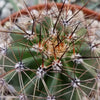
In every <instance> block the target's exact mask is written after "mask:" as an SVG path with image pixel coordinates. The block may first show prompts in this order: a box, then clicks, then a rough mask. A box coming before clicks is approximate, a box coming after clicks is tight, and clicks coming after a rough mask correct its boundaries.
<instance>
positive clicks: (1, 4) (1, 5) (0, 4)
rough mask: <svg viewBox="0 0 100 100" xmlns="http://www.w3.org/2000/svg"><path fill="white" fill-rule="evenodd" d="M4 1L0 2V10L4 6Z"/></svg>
mask: <svg viewBox="0 0 100 100" xmlns="http://www.w3.org/2000/svg"><path fill="white" fill-rule="evenodd" d="M5 3H6V2H5V1H4V0H0V9H1V8H2V7H3V6H4V5H5Z"/></svg>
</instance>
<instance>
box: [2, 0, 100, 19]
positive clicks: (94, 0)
mask: <svg viewBox="0 0 100 100" xmlns="http://www.w3.org/2000/svg"><path fill="white" fill-rule="evenodd" d="M50 1H53V0H48V2H50ZM55 1H56V2H62V1H64V0H55ZM86 1H87V0H70V2H71V3H72V4H78V5H84V3H85V2H86ZM25 2H26V4H27V5H28V6H32V5H36V4H40V3H44V2H45V0H25ZM99 2H100V0H90V1H89V3H88V5H87V7H88V8H89V9H92V10H95V11H97V12H100V3H99ZM66 3H68V0H66ZM23 8H24V4H23V0H0V20H2V19H4V18H6V17H7V16H9V15H10V14H12V13H14V12H16V11H18V10H19V9H23Z"/></svg>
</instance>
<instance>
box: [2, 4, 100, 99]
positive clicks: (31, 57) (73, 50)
mask: <svg viewBox="0 0 100 100" xmlns="http://www.w3.org/2000/svg"><path fill="white" fill-rule="evenodd" d="M66 9H67V8H63V7H62V9H58V8H57V7H56V4H54V6H52V7H51V9H50V10H48V11H47V10H46V9H43V10H41V11H37V13H38V14H35V13H32V11H30V13H29V15H27V16H26V15H21V17H19V18H18V20H17V21H15V22H12V24H11V26H9V27H7V24H5V27H6V30H7V31H8V32H9V33H7V34H8V36H9V37H10V38H11V40H10V43H9V44H6V45H7V48H6V51H5V49H2V50H4V51H5V53H4V52H3V51H2V53H1V55H2V57H1V60H0V65H1V68H3V70H4V72H3V74H1V75H0V88H2V89H1V90H0V95H1V96H0V98H5V95H8V94H9V96H10V97H11V98H12V99H13V100H93V98H96V99H95V100H97V99H98V95H99V92H100V91H99V89H98V88H99V66H100V59H99V56H100V45H99V44H100V38H99V39H98V36H97V35H95V33H94V34H93V35H92V36H93V38H95V41H96V40H98V41H99V42H98V44H96V42H95V43H93V41H92V36H89V35H88V34H89V30H90V27H91V24H92V23H91V21H90V22H88V18H87V19H85V17H86V16H85V15H84V14H83V12H82V11H80V12H78V13H77V10H76V11H74V12H72V11H71V10H70V9H68V11H66ZM33 12H34V11H33ZM75 13H77V14H76V15H75ZM80 13H81V14H80ZM73 15H75V16H73ZM80 15H83V18H79V16H80ZM72 16H73V17H72ZM71 17H72V18H71ZM21 18H22V19H24V18H25V19H26V20H25V21H22V22H21V20H20V19H21ZM70 18H71V19H70ZM69 19H70V20H69ZM19 20H20V21H19ZM68 20H69V21H68ZM88 25H89V26H88ZM8 85H9V86H8ZM5 87H6V91H7V92H8V93H7V92H6V91H4V90H5V89H4V88H5ZM93 94H94V95H93ZM12 99H10V100H12ZM98 100H99V99H98Z"/></svg>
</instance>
